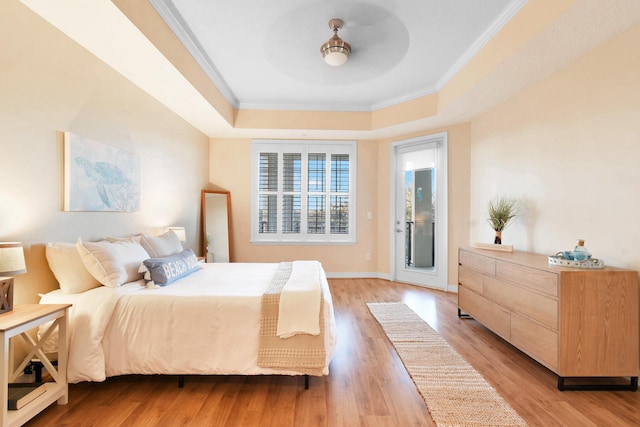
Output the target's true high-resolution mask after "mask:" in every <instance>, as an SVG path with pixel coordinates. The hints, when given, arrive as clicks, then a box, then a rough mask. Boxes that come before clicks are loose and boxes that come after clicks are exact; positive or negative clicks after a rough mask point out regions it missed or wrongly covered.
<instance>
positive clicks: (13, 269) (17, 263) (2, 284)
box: [0, 242, 27, 314]
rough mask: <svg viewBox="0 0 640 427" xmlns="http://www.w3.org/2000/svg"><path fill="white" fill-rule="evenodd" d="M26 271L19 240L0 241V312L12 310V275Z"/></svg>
mask: <svg viewBox="0 0 640 427" xmlns="http://www.w3.org/2000/svg"><path fill="white" fill-rule="evenodd" d="M26 272H27V267H26V265H25V262H24V250H23V249H22V243H20V242H0V314H2V313H6V312H8V311H11V310H13V277H6V276H15V275H16V274H23V273H26Z"/></svg>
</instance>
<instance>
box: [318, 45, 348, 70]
mask: <svg viewBox="0 0 640 427" xmlns="http://www.w3.org/2000/svg"><path fill="white" fill-rule="evenodd" d="M348 57H349V52H348V51H346V50H344V49H340V48H333V49H331V50H326V51H325V53H324V62H326V63H327V64H329V65H332V66H334V67H338V66H340V65H342V64H344V63H345V62H347V58H348Z"/></svg>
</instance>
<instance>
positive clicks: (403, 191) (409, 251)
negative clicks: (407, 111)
mask: <svg viewBox="0 0 640 427" xmlns="http://www.w3.org/2000/svg"><path fill="white" fill-rule="evenodd" d="M391 150H392V153H391V182H392V183H393V185H392V189H391V193H392V194H391V209H392V211H391V215H390V217H391V219H392V224H391V239H390V241H391V266H392V276H393V277H392V278H393V280H397V281H399V282H405V283H411V284H415V285H420V286H426V287H431V288H438V289H443V290H446V289H447V267H448V266H447V262H448V260H447V258H448V257H447V247H448V245H447V134H446V133H439V134H435V135H429V136H425V137H420V138H414V139H411V140H407V141H401V142H398V143H395V144H393V145H392V147H391Z"/></svg>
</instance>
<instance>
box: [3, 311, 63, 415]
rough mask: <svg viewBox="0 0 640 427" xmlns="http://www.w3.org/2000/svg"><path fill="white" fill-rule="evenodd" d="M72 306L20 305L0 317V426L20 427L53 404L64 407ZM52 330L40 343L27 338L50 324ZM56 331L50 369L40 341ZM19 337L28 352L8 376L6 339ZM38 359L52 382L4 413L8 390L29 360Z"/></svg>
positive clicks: (7, 341)
mask: <svg viewBox="0 0 640 427" xmlns="http://www.w3.org/2000/svg"><path fill="white" fill-rule="evenodd" d="M69 307H71V304H22V305H16V306H14V308H13V310H12V311H10V312H7V313H4V314H2V315H0V354H1V355H2V366H0V400H1V404H2V413H1V414H0V415H1V416H2V418H1V419H0V425H1V426H2V427H6V426H19V425H22V424H24V423H26V422H27V421H29V420H30V419H31V418H33V417H34V416H36V415H37V414H39V413H40V412H41V411H42V410H44V409H45V408H46V407H47V406H49V405H51V404H52V403H53V402H55V401H56V400H57V401H58V404H59V405H64V404H66V403H67V401H68V399H69V389H68V385H67V330H68V325H69V319H68V317H67V311H68V309H69ZM51 321H53V323H52V324H51V326H50V327H49V329H48V330H47V332H46V333H45V334H44V335H43V338H42V340H39V341H38V340H37V339H34V338H33V337H32V336H31V335H29V334H27V332H28V331H30V330H31V329H34V328H37V327H39V326H40V325H42V324H45V323H47V322H51ZM56 326H57V327H58V367H57V369H56V368H55V367H54V366H53V364H52V363H51V361H50V360H49V358H48V357H47V355H46V354H45V353H44V352H43V351H42V348H41V347H42V344H43V341H44V340H45V339H46V338H47V337H49V336H50V335H51V332H53V331H54V330H55V328H56ZM18 335H20V336H22V338H23V339H24V342H25V343H26V344H27V346H28V349H27V351H28V352H29V353H28V354H27V356H26V357H25V358H24V360H23V361H22V363H20V365H18V367H17V369H16V370H15V371H13V372H9V339H10V338H11V337H15V336H18ZM34 357H35V358H38V359H40V361H41V362H42V363H43V365H44V367H45V368H46V369H47V372H49V374H50V375H51V377H52V378H53V379H54V382H48V383H45V387H46V391H45V392H44V393H43V394H41V395H40V396H38V397H37V398H35V399H34V400H33V401H31V402H29V403H28V404H26V405H25V406H24V407H22V408H21V409H18V410H15V411H9V410H7V399H8V391H7V386H8V384H9V383H10V382H13V381H15V380H16V378H18V376H19V375H20V374H21V373H22V372H23V370H24V368H25V367H26V366H27V364H29V362H30V361H31V359H32V358H34Z"/></svg>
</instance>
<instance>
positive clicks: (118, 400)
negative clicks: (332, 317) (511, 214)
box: [27, 279, 640, 427]
mask: <svg viewBox="0 0 640 427" xmlns="http://www.w3.org/2000/svg"><path fill="white" fill-rule="evenodd" d="M330 285H331V290H332V294H333V299H334V303H335V311H336V320H337V324H338V333H339V335H338V346H337V349H336V353H335V356H334V358H333V361H332V363H331V368H330V375H329V376H328V377H322V378H318V377H311V379H310V388H309V390H304V381H303V379H302V378H299V377H278V376H273V377H272V376H257V377H240V376H219V377H215V376H205V377H197V376H195V377H187V378H186V381H185V386H184V388H182V389H180V388H178V386H177V377H171V376H124V377H117V378H110V379H108V380H107V381H105V382H103V383H81V384H72V385H70V386H69V404H67V405H64V406H58V405H55V404H54V405H52V406H50V407H49V408H48V409H47V410H46V411H44V412H43V413H41V414H40V415H39V416H37V417H36V418H35V419H33V420H32V421H31V422H29V423H28V424H27V425H28V426H32V427H33V426H109V427H113V426H258V425H259V426H278V427H280V426H349V427H353V426H403V427H404V426H433V425H434V424H433V422H432V421H431V418H430V417H429V414H428V411H427V408H426V406H425V404H424V402H423V400H422V398H421V397H420V395H419V394H418V392H417V391H416V388H415V386H414V384H413V382H412V380H411V378H410V377H409V375H408V374H407V372H406V371H405V369H404V366H403V365H402V362H401V361H400V359H399V358H398V356H397V354H396V352H395V350H394V348H393V347H392V345H391V344H390V343H389V341H388V340H387V338H386V336H385V335H384V332H383V331H382V329H381V328H380V326H379V325H378V323H377V322H376V321H375V319H374V318H373V317H372V316H371V314H370V313H369V311H368V309H367V307H366V303H367V302H387V301H402V302H404V303H405V304H407V305H408V306H409V307H411V308H412V309H413V310H414V311H416V312H417V313H418V314H419V315H420V316H422V317H423V318H424V319H425V320H426V321H427V322H428V323H429V324H430V325H431V327H433V328H434V329H435V330H436V331H438V332H439V333H440V334H441V335H442V336H443V337H444V338H445V339H446V340H447V341H448V342H449V344H450V345H451V346H452V347H454V348H455V349H456V350H457V351H458V352H459V353H460V354H461V355H462V356H463V357H465V358H466V359H467V360H468V361H469V362H470V363H471V364H472V365H473V366H474V367H475V368H476V369H477V370H478V371H479V372H480V373H481V374H482V375H483V376H484V377H485V378H486V379H487V380H488V381H489V382H490V383H491V384H492V385H493V386H494V387H495V388H496V390H497V391H498V392H499V393H500V394H501V395H502V396H503V397H504V398H505V399H506V400H507V401H508V402H509V403H510V404H511V406H512V407H513V408H514V409H515V410H516V411H517V412H518V413H519V414H520V415H521V416H522V417H523V418H524V419H525V420H526V421H527V422H528V423H529V425H530V426H545V427H550V426H571V427H573V426H581V427H582V426H616V427H619V426H638V425H640V393H638V392H635V393H634V392H629V391H618V392H611V391H565V392H560V391H558V390H557V388H556V382H557V378H556V376H555V375H554V374H553V373H552V372H550V371H548V370H547V369H545V368H544V367H542V366H541V365H539V364H538V363H536V362H535V361H533V360H532V359H530V358H529V357H527V356H525V355H524V354H523V353H521V352H520V351H518V350H516V349H515V348H514V347H512V346H511V345H509V344H507V343H506V342H504V341H503V340H501V339H500V338H498V337H497V336H496V335H494V334H493V333H491V332H489V331H488V330H487V329H486V328H484V327H483V326H481V325H480V324H479V323H477V322H476V321H475V320H473V319H462V320H461V319H458V317H457V299H456V298H457V295H456V294H447V293H444V292H440V291H434V290H428V289H423V288H419V287H415V286H409V285H403V284H399V283H394V282H387V281H384V280H375V279H333V280H330Z"/></svg>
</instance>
